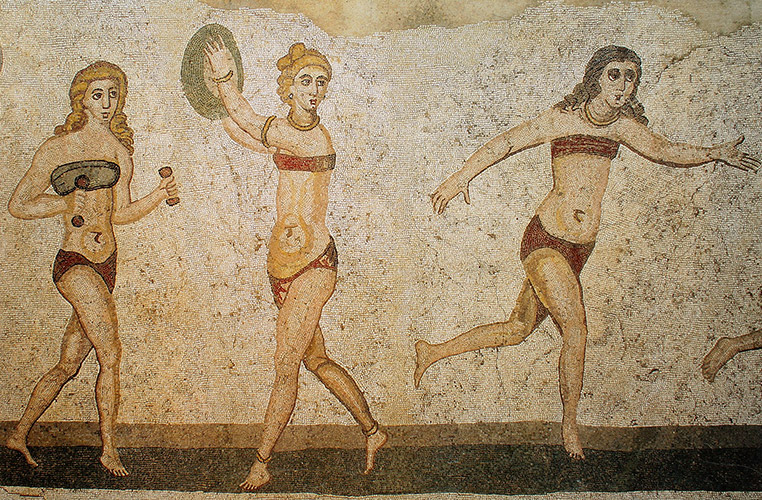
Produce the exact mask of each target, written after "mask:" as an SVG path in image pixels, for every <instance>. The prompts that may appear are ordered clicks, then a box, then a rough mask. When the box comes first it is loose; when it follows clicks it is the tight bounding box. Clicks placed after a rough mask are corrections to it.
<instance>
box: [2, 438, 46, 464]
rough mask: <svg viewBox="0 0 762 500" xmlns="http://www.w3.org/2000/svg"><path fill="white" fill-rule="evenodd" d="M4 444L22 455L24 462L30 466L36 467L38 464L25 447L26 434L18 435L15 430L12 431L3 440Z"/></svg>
mask: <svg viewBox="0 0 762 500" xmlns="http://www.w3.org/2000/svg"><path fill="white" fill-rule="evenodd" d="M5 446H7V447H8V448H10V449H12V450H16V451H18V452H19V453H21V454H22V455H24V458H25V459H26V463H28V464H29V465H31V466H32V467H37V466H38V465H39V464H38V463H37V462H35V461H34V459H33V458H32V454H31V453H29V449H28V448H27V447H26V436H20V435H19V434H18V433H17V432H16V431H13V433H12V434H11V435H10V436H8V439H7V440H6V441H5Z"/></svg>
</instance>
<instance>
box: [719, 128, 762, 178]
mask: <svg viewBox="0 0 762 500" xmlns="http://www.w3.org/2000/svg"><path fill="white" fill-rule="evenodd" d="M743 139H744V137H743V136H741V137H739V138H738V139H736V140H734V141H729V142H726V143H724V144H720V145H718V146H715V147H713V148H712V153H711V157H712V159H713V160H716V161H720V162H722V163H727V164H728V165H730V166H731V167H734V168H737V169H740V170H743V171H745V172H749V171H751V172H756V171H757V170H759V167H760V161H759V160H758V159H756V158H754V157H753V156H749V155H747V154H746V153H744V152H743V151H741V150H740V149H738V145H739V144H741V143H742V142H743Z"/></svg>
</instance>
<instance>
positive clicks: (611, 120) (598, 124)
mask: <svg viewBox="0 0 762 500" xmlns="http://www.w3.org/2000/svg"><path fill="white" fill-rule="evenodd" d="M587 102H588V101H585V105H584V106H583V108H585V118H587V120H588V121H589V122H590V123H592V124H593V125H595V126H596V127H605V126H606V125H611V124H612V123H614V122H615V121H617V120H618V119H619V114H620V113H621V111H620V110H618V109H617V111H616V114H615V115H614V116H613V118H609V119H608V120H598V119H596V118H593V115H592V114H590V110H589V109H587Z"/></svg>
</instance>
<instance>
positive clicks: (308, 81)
mask: <svg viewBox="0 0 762 500" xmlns="http://www.w3.org/2000/svg"><path fill="white" fill-rule="evenodd" d="M310 83H312V78H309V77H307V78H302V85H304V86H305V87H306V86H307V85H309V84H310Z"/></svg>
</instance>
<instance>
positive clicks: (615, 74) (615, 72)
mask: <svg viewBox="0 0 762 500" xmlns="http://www.w3.org/2000/svg"><path fill="white" fill-rule="evenodd" d="M620 76H622V73H621V72H620V71H619V69H617V68H612V69H610V70H609V80H611V81H612V82H614V81H616V80H619V77H620Z"/></svg>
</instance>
